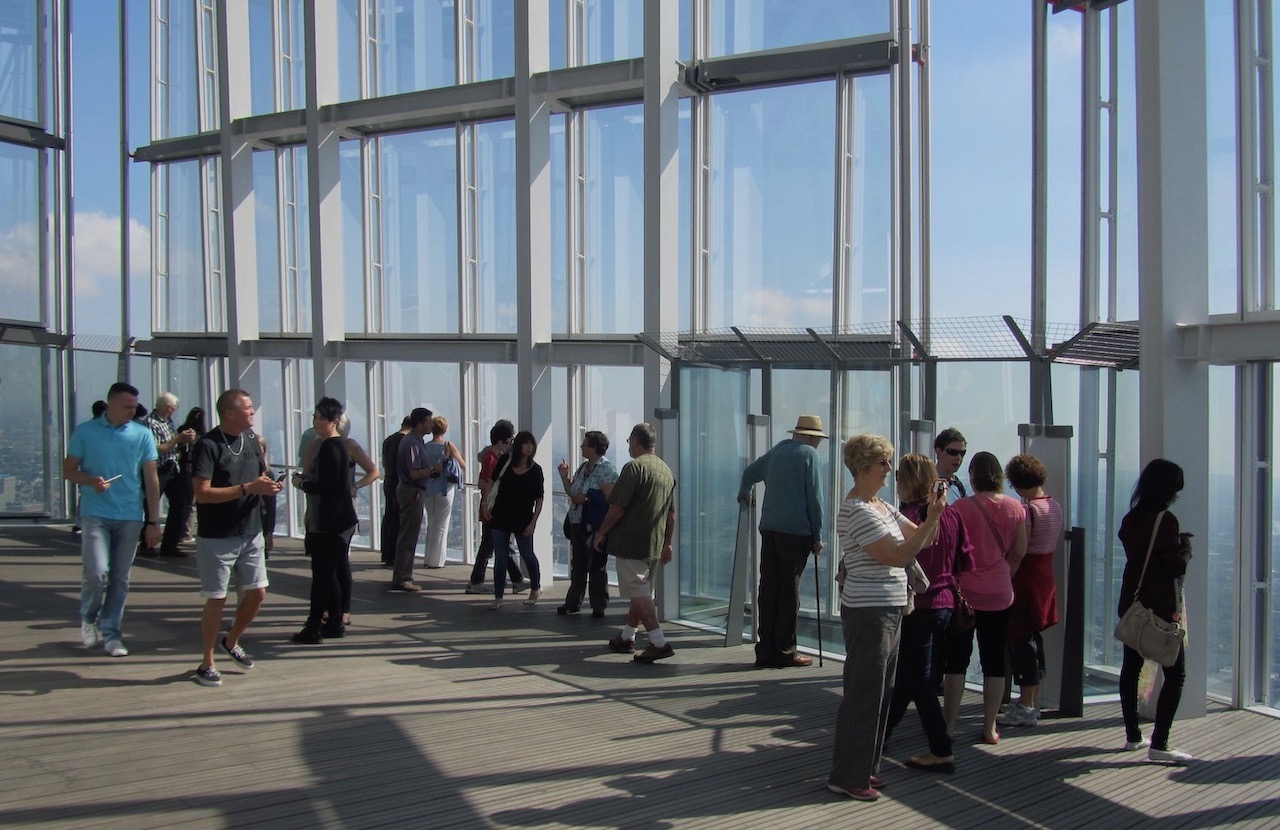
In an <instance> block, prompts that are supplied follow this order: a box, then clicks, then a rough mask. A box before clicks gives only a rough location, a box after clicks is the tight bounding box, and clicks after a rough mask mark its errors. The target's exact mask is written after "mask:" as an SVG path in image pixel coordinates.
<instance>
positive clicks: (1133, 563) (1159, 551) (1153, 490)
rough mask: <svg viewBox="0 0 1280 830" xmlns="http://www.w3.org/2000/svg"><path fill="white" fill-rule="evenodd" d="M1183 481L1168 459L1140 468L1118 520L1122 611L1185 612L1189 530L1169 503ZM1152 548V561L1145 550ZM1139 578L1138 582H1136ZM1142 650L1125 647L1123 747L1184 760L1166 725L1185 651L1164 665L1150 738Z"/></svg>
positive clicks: (1173, 617)
mask: <svg viewBox="0 0 1280 830" xmlns="http://www.w3.org/2000/svg"><path fill="white" fill-rule="evenodd" d="M1182 486H1183V477H1182V468H1181V467H1179V466H1178V465H1177V464H1174V463H1173V462H1172V461H1167V460H1165V459H1163V458H1157V459H1156V460H1154V461H1152V462H1151V463H1150V464H1148V465H1147V466H1146V468H1145V469H1143V471H1142V474H1141V475H1140V476H1138V483H1137V485H1136V486H1135V487H1134V488H1133V497H1132V498H1131V499H1130V500H1129V512H1128V513H1127V514H1125V517H1124V519H1123V520H1122V521H1121V522H1120V532H1119V534H1118V535H1119V537H1120V543H1121V544H1123V545H1124V556H1125V565H1124V577H1123V578H1122V579H1121V582H1120V605H1119V607H1118V608H1117V609H1116V612H1117V613H1118V614H1119V615H1120V616H1121V617H1123V616H1124V612H1125V611H1128V610H1129V606H1130V605H1132V604H1133V601H1134V599H1135V597H1136V599H1137V600H1138V601H1139V602H1141V603H1142V604H1143V605H1145V606H1146V607H1147V608H1149V609H1150V610H1151V612H1152V613H1153V614H1155V615H1156V616H1158V617H1160V618H1161V619H1165V620H1169V621H1180V620H1181V619H1182V613H1183V598H1182V579H1183V576H1184V575H1185V574H1186V572H1187V562H1189V561H1190V560H1191V540H1190V538H1189V537H1190V535H1191V534H1189V533H1186V534H1184V533H1180V532H1179V527H1178V517H1177V516H1175V515H1173V513H1171V512H1169V505H1171V504H1173V502H1174V501H1175V500H1176V499H1177V498H1178V493H1179V492H1181V490H1182ZM1148 548H1149V549H1150V550H1151V561H1150V562H1149V563H1147V564H1146V575H1145V576H1143V565H1144V563H1145V562H1146V560H1147V550H1148ZM1139 577H1141V580H1142V581H1141V584H1139V581H1138V580H1139ZM1142 663H1143V659H1142V655H1141V654H1139V653H1138V652H1136V651H1134V650H1133V649H1131V648H1129V647H1128V646H1125V647H1124V662H1123V663H1122V664H1121V666H1120V712H1121V714H1123V715H1124V731H1125V745H1124V748H1125V749H1126V750H1134V749H1146V750H1147V760H1149V761H1158V762H1163V763H1172V764H1185V763H1187V762H1188V761H1192V760H1194V759H1193V758H1192V757H1191V755H1189V754H1188V753H1186V752H1183V751H1182V750H1180V749H1174V748H1173V747H1172V746H1170V745H1169V729H1170V728H1171V727H1172V726H1173V716H1174V713H1176V712H1177V711H1178V702H1179V701H1180V700H1182V683H1183V681H1184V680H1185V679H1186V669H1187V665H1186V664H1187V650H1186V646H1185V645H1183V647H1182V648H1181V649H1179V650H1178V661H1177V662H1176V663H1174V664H1173V665H1172V666H1169V667H1167V668H1165V669H1164V670H1163V671H1164V684H1163V685H1162V686H1161V687H1160V697H1159V698H1158V699H1157V701H1156V725H1155V728H1154V729H1153V730H1152V731H1151V740H1149V741H1148V740H1146V739H1144V738H1143V737H1142V730H1141V729H1140V728H1139V727H1138V674H1139V672H1141V671H1142Z"/></svg>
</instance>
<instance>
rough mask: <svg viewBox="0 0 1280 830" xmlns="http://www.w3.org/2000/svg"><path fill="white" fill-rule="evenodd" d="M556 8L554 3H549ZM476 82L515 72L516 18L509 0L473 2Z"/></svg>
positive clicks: (505, 76)
mask: <svg viewBox="0 0 1280 830" xmlns="http://www.w3.org/2000/svg"><path fill="white" fill-rule="evenodd" d="M552 5H556V4H554V3H553V4H552ZM475 15H476V33H475V53H476V57H475V61H476V65H475V77H474V78H473V79H472V80H475V81H488V80H492V79H493V78H509V77H511V76H512V75H514V74H515V71H516V53H515V44H516V18H515V4H514V3H512V1H511V0H476V13H475Z"/></svg>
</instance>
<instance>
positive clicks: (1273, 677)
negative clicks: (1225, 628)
mask: <svg viewBox="0 0 1280 830" xmlns="http://www.w3.org/2000/svg"><path fill="white" fill-rule="evenodd" d="M1267 371H1269V372H1270V374H1271V379H1270V382H1271V429H1270V433H1271V435H1270V439H1271V446H1270V448H1269V449H1270V455H1271V458H1270V461H1271V482H1270V484H1271V534H1270V536H1271V538H1269V539H1267V538H1265V537H1264V538H1262V539H1259V540H1258V546H1259V548H1260V550H1259V552H1258V554H1257V563H1258V564H1257V565H1255V566H1254V567H1255V580H1256V581H1257V582H1258V583H1261V584H1262V585H1264V586H1266V587H1264V588H1263V589H1262V590H1256V591H1254V594H1253V596H1254V602H1256V603H1258V604H1259V605H1260V607H1258V608H1256V609H1255V610H1254V631H1253V641H1254V650H1255V651H1256V652H1257V654H1256V656H1255V665H1256V666H1257V667H1258V668H1257V670H1256V671H1255V678H1254V686H1255V689H1256V693H1255V696H1256V697H1257V698H1258V699H1260V700H1261V702H1262V703H1263V704H1264V705H1266V706H1270V707H1272V708H1280V636H1276V632H1277V631H1280V522H1278V521H1276V519H1277V517H1280V464H1277V463H1276V460H1277V459H1276V448H1277V447H1280V419H1278V418H1277V417H1276V413H1280V383H1276V381H1277V379H1278V378H1277V377H1276V368H1275V365H1274V364H1273V365H1271V366H1269V367H1267ZM1264 546H1269V547H1266V548H1265V549H1264Z"/></svg>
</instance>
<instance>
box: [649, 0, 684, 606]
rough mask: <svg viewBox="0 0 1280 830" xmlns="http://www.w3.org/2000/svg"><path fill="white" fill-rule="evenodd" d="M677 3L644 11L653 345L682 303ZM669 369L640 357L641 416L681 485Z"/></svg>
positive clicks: (672, 583)
mask: <svg viewBox="0 0 1280 830" xmlns="http://www.w3.org/2000/svg"><path fill="white" fill-rule="evenodd" d="M678 5H679V4H677V3H670V2H667V0H645V5H644V330H645V333H647V334H649V335H651V336H653V337H657V336H658V335H659V334H661V333H663V332H670V331H676V329H677V328H678V326H679V321H678V319H677V316H678V314H679V308H680V302H679V291H680V259H679V239H680V226H679V219H680V216H679V214H680V210H679V208H680V201H679V199H680V193H679V188H680V98H679V94H678V79H679V73H678V69H679V67H678V66H677V64H676V61H677V59H678V58H679V34H680V24H679V18H678V14H677V13H678V8H677V6H678ZM671 385H672V384H671V363H670V361H668V360H666V359H665V358H663V357H662V356H661V355H659V354H658V353H657V352H655V351H653V350H652V349H646V350H645V354H644V412H645V417H646V419H647V420H651V421H652V422H653V423H654V426H655V427H657V429H658V454H659V455H660V456H662V459H663V460H664V461H666V462H667V464H668V466H670V467H671V470H672V472H674V473H675V475H676V481H679V480H680V464H679V457H678V451H679V447H680V436H679V435H677V434H676V432H677V431H678V429H679V420H678V419H677V418H674V417H668V418H663V419H661V420H659V419H658V418H657V415H656V414H655V413H656V412H657V411H658V410H667V411H668V412H669V411H670V410H671V409H672V407H674V406H678V405H679V401H673V400H672V399H671V397H672V396H671ZM679 568H680V552H679V551H676V557H675V559H674V560H673V561H672V563H671V564H670V565H668V566H667V567H665V568H664V569H663V570H662V575H661V578H660V579H659V581H658V585H657V587H658V593H657V600H658V611H659V614H660V615H661V616H666V615H667V614H668V613H671V614H674V613H675V612H676V611H677V609H679V607H680V606H679V588H680V579H679V574H680V570H679Z"/></svg>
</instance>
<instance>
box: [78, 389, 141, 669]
mask: <svg viewBox="0 0 1280 830" xmlns="http://www.w3.org/2000/svg"><path fill="white" fill-rule="evenodd" d="M137 411H138V390H137V389H135V388H134V387H132V386H130V385H129V384H127V383H115V384H112V385H111V389H110V390H108V392H107V410H106V412H104V413H102V415H101V416H99V417H97V418H94V419H93V420H91V421H85V422H84V423H83V424H80V425H79V426H78V427H76V429H75V431H74V432H73V433H72V434H71V441H70V442H69V443H68V444H67V457H66V458H64V459H63V460H62V475H63V477H64V478H65V479H66V480H67V481H69V482H71V483H72V484H75V485H76V486H77V487H79V489H80V527H81V534H80V559H81V562H82V563H83V572H82V576H81V579H80V639H81V641H82V642H83V643H84V644H85V645H86V646H92V645H95V644H97V643H98V642H99V641H100V640H105V648H106V652H107V654H109V655H111V656H112V657H124V656H125V655H126V654H128V653H129V650H128V649H127V648H125V646H124V637H123V634H122V633H121V630H120V625H121V621H122V619H123V618H124V605H125V601H126V600H127V599H128V598H129V571H130V570H131V569H132V568H133V555H134V552H135V550H136V549H137V545H138V534H139V531H141V530H142V524H143V503H142V496H143V490H144V488H145V491H146V499H147V503H146V504H147V508H148V509H149V511H150V513H149V515H151V516H159V515H160V480H159V477H158V476H157V474H156V457H157V455H156V442H155V440H154V439H153V438H152V437H151V430H149V429H147V427H145V426H142V425H141V424H139V423H137V422H136V421H134V420H133V416H134V414H135V413H136V412H137ZM144 538H145V542H146V544H147V546H148V547H155V546H156V545H158V544H159V543H160V522H152V523H150V524H148V525H147V526H146V530H145V537H144Z"/></svg>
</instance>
